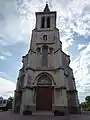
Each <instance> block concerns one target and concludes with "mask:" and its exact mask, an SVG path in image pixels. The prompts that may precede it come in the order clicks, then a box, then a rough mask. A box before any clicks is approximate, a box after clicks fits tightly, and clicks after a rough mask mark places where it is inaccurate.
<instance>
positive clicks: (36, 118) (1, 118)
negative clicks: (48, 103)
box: [0, 111, 90, 120]
mask: <svg viewBox="0 0 90 120" xmlns="http://www.w3.org/2000/svg"><path fill="white" fill-rule="evenodd" d="M0 120H90V115H70V116H64V117H63V116H62V117H61V116H53V114H51V113H45V114H44V113H43V112H42V113H41V114H40V113H38V114H33V115H32V116H23V115H19V114H14V113H12V112H11V111H8V112H0Z"/></svg>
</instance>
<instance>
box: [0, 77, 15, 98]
mask: <svg viewBox="0 0 90 120" xmlns="http://www.w3.org/2000/svg"><path fill="white" fill-rule="evenodd" d="M15 88H16V84H15V83H14V82H12V81H10V80H8V79H5V78H3V77H0V96H2V97H4V98H8V97H9V96H13V95H14V90H15Z"/></svg>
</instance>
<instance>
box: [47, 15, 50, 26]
mask: <svg viewBox="0 0 90 120" xmlns="http://www.w3.org/2000/svg"><path fill="white" fill-rule="evenodd" d="M47 28H50V17H47Z"/></svg>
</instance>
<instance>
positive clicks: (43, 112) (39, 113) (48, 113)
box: [32, 111, 54, 116]
mask: <svg viewBox="0 0 90 120" xmlns="http://www.w3.org/2000/svg"><path fill="white" fill-rule="evenodd" d="M32 115H48V116H53V115H54V114H53V113H52V112H51V111H36V112H33V113H32Z"/></svg>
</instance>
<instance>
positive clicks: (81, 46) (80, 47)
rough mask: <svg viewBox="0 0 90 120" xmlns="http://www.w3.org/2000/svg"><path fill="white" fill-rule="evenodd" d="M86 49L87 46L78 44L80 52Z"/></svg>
mask: <svg viewBox="0 0 90 120" xmlns="http://www.w3.org/2000/svg"><path fill="white" fill-rule="evenodd" d="M84 47H86V44H78V50H81V49H83V48H84Z"/></svg>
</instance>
